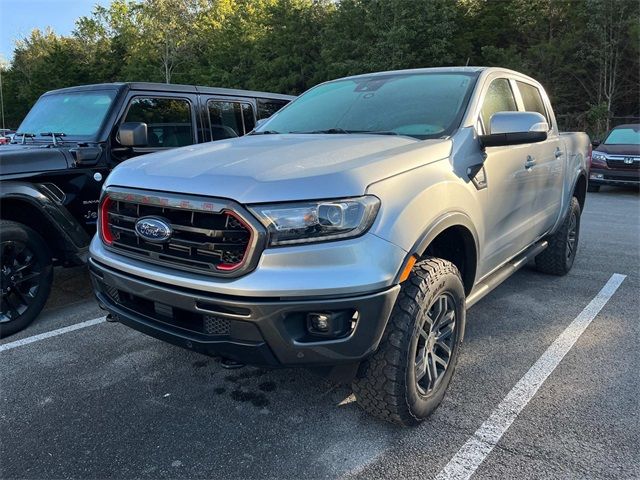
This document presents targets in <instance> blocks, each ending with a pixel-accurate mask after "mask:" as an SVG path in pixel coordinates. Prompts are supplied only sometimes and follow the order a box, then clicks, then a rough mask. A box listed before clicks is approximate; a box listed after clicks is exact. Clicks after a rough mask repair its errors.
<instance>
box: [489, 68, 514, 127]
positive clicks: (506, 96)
mask: <svg viewBox="0 0 640 480" xmlns="http://www.w3.org/2000/svg"><path fill="white" fill-rule="evenodd" d="M517 110H518V106H517V105H516V99H515V97H514V96H513V92H512V91H511V85H509V80H507V79H506V78H498V79H496V80H494V81H493V82H491V85H489V88H488V90H487V93H486V94H485V96H484V101H483V103H482V109H481V110H480V116H481V117H482V123H483V125H484V131H485V132H489V128H490V125H491V123H490V120H491V116H492V115H493V114H494V113H498V112H515V111H517ZM489 133H490V132H489Z"/></svg>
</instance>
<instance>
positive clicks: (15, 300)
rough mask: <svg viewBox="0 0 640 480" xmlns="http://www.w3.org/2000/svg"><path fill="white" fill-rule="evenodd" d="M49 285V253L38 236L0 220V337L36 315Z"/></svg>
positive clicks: (21, 227) (50, 275)
mask: <svg viewBox="0 0 640 480" xmlns="http://www.w3.org/2000/svg"><path fill="white" fill-rule="evenodd" d="M52 282H53V267H52V262H51V253H50V252H49V249H48V248H47V245H46V244H45V243H44V240H43V239H42V237H41V236H40V235H39V234H38V233H36V232H35V231H34V230H32V229H31V228H29V227H27V226H25V225H22V224H20V223H17V222H11V221H7V220H2V221H0V338H3V337H6V336H8V335H11V334H13V333H15V332H17V331H19V330H22V329H23V328H25V327H26V326H27V325H29V324H30V323H31V322H32V321H33V320H34V319H35V318H36V317H37V316H38V314H39V313H40V311H41V310H42V308H43V307H44V304H45V303H46V301H47V298H48V297H49V292H50V291H51V284H52Z"/></svg>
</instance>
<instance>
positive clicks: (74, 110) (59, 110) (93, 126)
mask: <svg viewBox="0 0 640 480" xmlns="http://www.w3.org/2000/svg"><path fill="white" fill-rule="evenodd" d="M115 96H116V92H115V91H112V90H99V91H93V92H90V91H87V92H69V93H53V94H49V95H44V96H42V97H40V99H39V100H38V101H37V102H36V104H35V105H34V106H33V108H32V109H31V111H30V112H29V113H28V114H27V116H26V118H25V119H24V120H23V121H22V124H21V125H20V128H19V129H18V132H29V133H34V134H36V135H37V136H39V135H40V134H42V133H46V132H54V133H64V134H65V137H71V138H73V139H76V140H92V139H94V138H95V137H96V136H97V134H98V132H99V131H100V128H101V127H102V124H103V123H104V121H105V119H106V117H107V113H108V112H109V109H110V107H111V104H112V103H113V99H114V98H115Z"/></svg>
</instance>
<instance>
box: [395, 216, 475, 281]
mask: <svg viewBox="0 0 640 480" xmlns="http://www.w3.org/2000/svg"><path fill="white" fill-rule="evenodd" d="M457 226H462V227H465V228H466V229H467V230H469V232H471V236H472V237H473V243H474V247H475V254H476V265H475V266H474V267H475V269H476V272H477V263H478V262H477V260H478V258H480V246H479V242H478V232H477V231H476V228H475V226H474V225H473V222H472V221H471V219H470V218H469V216H468V215H466V214H465V213H462V212H457V211H455V212H449V213H445V214H444V215H441V216H440V217H438V218H437V219H436V220H435V221H434V222H432V223H431V224H430V225H429V226H428V227H427V228H426V229H425V231H424V232H423V233H422V234H421V235H420V236H419V237H418V239H417V240H416V242H415V243H414V244H413V247H411V249H410V250H409V252H408V253H407V255H406V257H405V259H404V261H403V262H402V265H401V266H400V270H398V273H397V274H396V277H395V279H394V284H397V283H398V282H399V279H400V275H401V274H402V272H403V271H404V269H405V266H406V265H407V262H408V261H409V259H410V258H411V257H413V256H414V255H417V256H420V255H422V254H423V253H424V252H425V250H426V249H427V247H428V246H429V245H430V244H431V242H433V240H435V238H436V237H437V236H438V235H440V234H441V233H442V232H444V231H445V230H446V229H448V228H451V227H457Z"/></svg>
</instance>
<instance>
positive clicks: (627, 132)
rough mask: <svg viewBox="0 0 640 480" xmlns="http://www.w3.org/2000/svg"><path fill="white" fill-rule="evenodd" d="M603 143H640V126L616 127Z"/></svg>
mask: <svg viewBox="0 0 640 480" xmlns="http://www.w3.org/2000/svg"><path fill="white" fill-rule="evenodd" d="M603 143H604V144H605V145H640V128H638V127H636V128H631V127H624V128H614V129H613V130H611V133H609V136H608V137H607V138H606V140H605V141H604V142H603Z"/></svg>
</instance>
